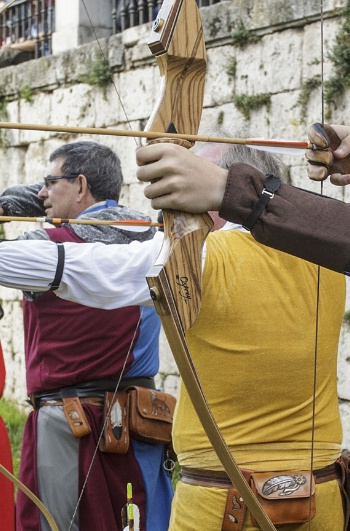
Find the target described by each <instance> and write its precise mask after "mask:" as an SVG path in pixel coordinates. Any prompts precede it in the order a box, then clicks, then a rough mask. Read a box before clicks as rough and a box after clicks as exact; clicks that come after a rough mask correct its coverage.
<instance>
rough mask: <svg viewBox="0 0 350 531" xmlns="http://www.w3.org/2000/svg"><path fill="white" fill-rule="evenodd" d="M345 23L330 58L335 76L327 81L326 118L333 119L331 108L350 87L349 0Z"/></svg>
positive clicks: (349, 1)
mask: <svg viewBox="0 0 350 531" xmlns="http://www.w3.org/2000/svg"><path fill="white" fill-rule="evenodd" d="M342 15H343V16H344V17H345V18H344V23H343V25H342V27H341V28H340V31H339V33H338V34H337V36H336V38H335V43H334V46H333V49H332V50H331V51H330V52H329V54H328V58H329V59H330V61H331V63H332V64H333V72H334V73H333V75H332V76H331V77H330V78H329V79H328V80H327V81H325V84H324V97H325V103H326V106H327V109H326V118H327V119H329V118H330V117H331V107H332V106H334V105H335V104H336V102H337V100H339V98H340V97H341V96H342V95H343V93H344V91H345V89H347V88H349V87H350V0H347V2H346V5H345V7H344V9H343V10H342Z"/></svg>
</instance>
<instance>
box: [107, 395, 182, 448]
mask: <svg viewBox="0 0 350 531" xmlns="http://www.w3.org/2000/svg"><path fill="white" fill-rule="evenodd" d="M175 405H176V398H175V397H174V396H172V395H169V394H167V393H161V392H160V391H155V390H154V389H148V388H145V387H137V386H130V387H127V388H126V389H125V391H124V392H122V393H113V392H107V393H105V401H104V415H103V418H104V427H103V436H102V438H101V441H100V444H99V448H100V450H101V452H111V453H116V454H126V452H127V451H128V449H129V444H130V438H133V439H138V440H141V441H145V442H148V443H153V444H168V443H170V442H171V429H172V423H173V415H174V409H175Z"/></svg>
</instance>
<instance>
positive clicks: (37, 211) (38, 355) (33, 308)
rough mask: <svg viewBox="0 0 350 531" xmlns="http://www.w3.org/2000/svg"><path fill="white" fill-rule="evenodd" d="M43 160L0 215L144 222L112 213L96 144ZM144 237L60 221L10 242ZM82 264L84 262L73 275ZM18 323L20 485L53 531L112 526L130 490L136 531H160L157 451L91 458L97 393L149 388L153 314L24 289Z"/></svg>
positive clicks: (114, 181) (118, 210)
mask: <svg viewBox="0 0 350 531" xmlns="http://www.w3.org/2000/svg"><path fill="white" fill-rule="evenodd" d="M50 163H51V164H50V169H49V171H50V175H48V176H47V177H45V179H44V182H41V183H38V184H35V185H31V186H21V185H19V186H15V187H12V188H10V189H8V190H6V191H5V192H4V193H3V194H2V195H1V196H0V211H1V210H2V212H3V213H5V214H6V215H11V214H12V215H31V216H42V215H46V216H49V217H56V218H57V217H58V218H78V219H79V220H82V221H84V220H86V219H91V220H92V221H96V222H97V223H98V221H110V222H113V221H118V220H128V219H144V220H148V219H149V218H146V216H144V215H143V214H141V213H140V212H137V211H134V210H131V209H129V208H126V207H123V206H121V205H119V204H118V200H119V195H120V190H121V186H122V183H123V176H122V171H121V167H120V161H119V158H118V157H117V155H116V154H115V153H114V152H113V151H112V150H111V149H110V148H108V147H107V146H104V145H102V144H98V143H95V142H73V143H70V144H66V145H62V146H61V147H59V148H57V149H56V150H55V151H54V152H53V153H52V154H51V156H50ZM153 234H154V229H153V228H148V229H147V230H146V232H134V231H128V230H122V229H120V228H118V227H117V226H113V225H93V224H92V225H78V224H70V223H64V224H62V225H61V226H58V227H55V228H48V229H38V230H34V231H30V232H27V233H25V234H23V236H21V237H20V239H22V240H26V243H28V244H29V245H32V244H34V243H35V240H46V241H54V242H57V241H59V242H77V243H79V244H82V243H85V242H93V241H96V242H97V241H98V242H103V244H107V245H109V244H113V243H118V242H119V243H124V244H129V242H131V241H133V240H139V241H143V240H147V239H149V238H151V237H152V236H153ZM80 247H83V245H80ZM33 252H34V253H35V251H33ZM89 267H90V264H89V263H88V262H87V263H85V264H84V267H83V269H82V271H81V273H82V274H84V271H85V270H88V269H89ZM111 267H114V266H113V265H112V264H111ZM52 287H54V286H52ZM90 288H91V289H94V287H93V286H92V285H91V286H90ZM23 315H24V331H25V358H26V379H27V391H28V395H29V397H30V402H31V404H32V406H33V408H34V410H33V412H32V413H31V414H30V415H29V418H28V420H27V423H26V426H25V430H24V435H23V443H22V453H21V468H20V478H21V480H22V481H23V482H24V483H25V484H26V485H27V486H28V487H29V488H30V489H31V490H32V491H34V493H36V494H37V495H39V498H40V499H41V500H42V501H43V503H44V504H45V505H46V507H47V508H48V509H49V510H50V512H51V513H52V515H53V517H54V519H55V520H56V522H57V525H58V527H59V529H68V528H69V526H70V525H72V527H70V529H73V530H78V529H80V530H81V531H96V530H97V529H98V530H99V531H107V530H108V531H112V530H115V531H117V530H119V529H121V510H122V508H123V506H124V505H125V504H126V485H127V483H129V482H130V483H132V485H133V496H134V503H135V504H136V505H137V506H138V508H139V516H138V517H137V521H136V523H135V529H140V530H142V531H146V529H152V530H157V531H166V530H167V528H168V521H169V514H170V504H171V499H172V486H171V482H170V478H169V477H168V476H167V474H166V471H165V469H164V467H163V463H164V459H165V457H164V453H165V452H164V445H161V444H149V443H145V442H141V441H138V440H131V443H130V446H129V449H128V450H127V451H126V453H125V454H124V455H122V454H117V453H103V452H101V451H99V450H98V451H97V454H96V455H95V456H94V454H95V451H96V449H97V447H98V440H99V437H100V433H101V430H102V415H103V397H104V393H105V392H106V391H110V392H113V391H115V390H117V389H118V392H119V391H123V390H124V389H125V388H126V387H127V386H129V385H139V386H142V387H148V388H151V389H155V384H154V379H153V377H154V375H155V374H156V373H157V371H158V366H159V353H158V349H159V344H158V335H159V330H160V323H159V319H158V316H157V314H156V312H155V310H154V309H153V308H142V307H140V306H133V307H126V308H124V309H120V310H118V309H116V310H112V311H105V310H98V309H92V308H87V307H85V306H83V305H80V304H76V303H71V302H68V301H63V300H62V299H59V298H57V297H56V296H55V295H54V291H48V292H46V293H42V294H38V293H30V292H26V293H25V296H24V299H23ZM66 397H68V398H69V400H72V398H73V397H74V400H77V401H78V405H77V408H76V410H75V409H74V412H75V413H74V414H75V416H76V415H78V416H79V417H80V418H82V419H83V426H84V427H85V428H86V434H85V435H84V434H81V433H79V434H77V433H76V432H75V431H74V422H73V423H72V422H70V420H69V418H68V417H66V415H65V414H64V407H63V406H64V405H65V398H66ZM70 415H71V412H70ZM84 416H85V417H86V419H85V420H84ZM73 418H74V417H73ZM89 430H91V432H89ZM90 467H91V470H90ZM85 481H86V485H84V482H85ZM80 494H81V495H82V497H81V500H80V503H79V504H78V499H79V496H80ZM135 519H136V517H135ZM40 526H41V527H40ZM39 528H40V529H41V530H42V531H46V530H47V529H48V524H47V523H46V520H45V519H44V517H43V516H40V521H39V514H38V510H37V508H36V507H35V506H34V505H33V504H32V503H31V502H30V500H28V498H27V497H26V496H25V495H24V494H22V493H21V492H19V494H18V499H17V531H19V530H23V531H28V530H29V529H35V530H36V529H39Z"/></svg>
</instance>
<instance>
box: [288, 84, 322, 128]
mask: <svg viewBox="0 0 350 531" xmlns="http://www.w3.org/2000/svg"><path fill="white" fill-rule="evenodd" d="M321 83H322V81H321V76H320V75H319V74H318V75H316V76H314V77H310V78H309V79H307V80H306V81H305V83H304V84H303V86H302V87H301V92H300V95H299V98H298V100H297V102H296V104H295V105H293V109H294V108H295V107H300V109H301V110H300V119H301V122H302V123H305V121H306V112H307V106H308V104H309V101H310V96H311V93H312V91H313V90H315V89H317V88H318V87H319V86H320V85H321Z"/></svg>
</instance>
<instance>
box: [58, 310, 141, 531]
mask: <svg viewBox="0 0 350 531" xmlns="http://www.w3.org/2000/svg"><path fill="white" fill-rule="evenodd" d="M143 311H144V306H142V307H141V311H140V316H139V319H138V322H137V324H136V327H135V331H134V335H133V337H132V340H131V342H130V346H129V349H128V352H127V354H126V357H125V360H124V363H123V367H122V369H121V371H120V375H119V378H118V381H117V384H116V386H115V389H114V391H113V396H112V399H111V401H110V404H109V407H108V410H107V411H106V414H105V416H104V421H103V424H102V429H101V431H100V434H99V436H98V439H97V443H96V445H95V449H94V452H93V454H92V458H91V461H90V464H89V467H88V471H87V473H86V476H85V480H84V483H83V485H82V488H81V491H80V494H79V497H78V500H77V504H76V506H75V508H74V512H73V516H72V519H71V521H70V524H69V527H68V531H71V529H72V526H73V524H74V520H75V517H76V515H77V512H78V509H79V505H80V502H81V499H82V497H83V494H84V492H85V489H86V485H87V482H88V479H89V477H90V474H91V470H92V467H93V464H94V462H95V459H96V456H97V452H98V449H99V445H100V442H101V439H102V437H103V434H104V430H105V427H106V424H107V422H108V417H109V415H110V412H111V409H112V407H113V404H114V399H115V397H116V394H117V392H118V389H119V386H120V382H121V380H122V377H123V374H124V372H125V368H126V364H127V361H128V359H129V356H130V352H131V349H132V347H133V346H134V341H135V338H136V335H137V332H138V330H139V327H140V323H141V320H142V314H143Z"/></svg>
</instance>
